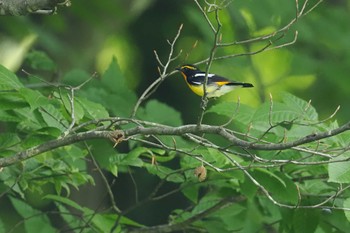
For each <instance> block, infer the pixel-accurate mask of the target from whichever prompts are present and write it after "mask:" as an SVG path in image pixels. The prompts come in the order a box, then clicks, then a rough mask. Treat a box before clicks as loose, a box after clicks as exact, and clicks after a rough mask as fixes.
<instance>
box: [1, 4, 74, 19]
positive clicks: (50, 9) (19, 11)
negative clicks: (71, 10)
mask: <svg viewBox="0 0 350 233" xmlns="http://www.w3.org/2000/svg"><path fill="white" fill-rule="evenodd" d="M70 4H71V3H70V1H69V0H0V15H17V16H19V15H27V14H29V13H36V14H53V13H55V11H56V8H57V6H59V5H65V6H70Z"/></svg>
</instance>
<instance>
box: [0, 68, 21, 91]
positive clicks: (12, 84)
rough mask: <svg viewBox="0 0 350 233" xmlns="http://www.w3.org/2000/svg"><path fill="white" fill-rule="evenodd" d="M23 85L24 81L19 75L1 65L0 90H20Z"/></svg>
mask: <svg viewBox="0 0 350 233" xmlns="http://www.w3.org/2000/svg"><path fill="white" fill-rule="evenodd" d="M21 87H23V85H22V83H21V82H20V81H19V80H18V78H17V76H16V75H15V74H14V73H12V72H11V71H9V70H8V69H6V68H5V67H4V66H2V65H0V90H1V91H8V90H18V89H19V88H21Z"/></svg>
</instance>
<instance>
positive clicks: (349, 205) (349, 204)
mask: <svg viewBox="0 0 350 233" xmlns="http://www.w3.org/2000/svg"><path fill="white" fill-rule="evenodd" d="M343 207H344V208H347V209H350V198H347V199H345V200H344V202H343ZM344 213H345V217H346V218H347V219H348V221H349V222H350V211H344Z"/></svg>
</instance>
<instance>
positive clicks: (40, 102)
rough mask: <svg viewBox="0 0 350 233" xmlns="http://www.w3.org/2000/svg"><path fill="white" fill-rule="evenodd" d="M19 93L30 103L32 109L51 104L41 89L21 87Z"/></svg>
mask: <svg viewBox="0 0 350 233" xmlns="http://www.w3.org/2000/svg"><path fill="white" fill-rule="evenodd" d="M19 93H20V94H21V95H22V97H23V99H25V100H26V101H27V102H28V104H29V105H30V108H31V110H34V109H37V108H38V107H43V106H45V105H49V104H50V100H49V99H48V98H47V97H45V96H43V94H41V93H40V92H39V91H34V90H31V89H28V88H21V89H19Z"/></svg>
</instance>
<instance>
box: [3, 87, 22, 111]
mask: <svg viewBox="0 0 350 233" xmlns="http://www.w3.org/2000/svg"><path fill="white" fill-rule="evenodd" d="M0 103H1V104H0V110H11V109H16V108H23V107H27V106H28V104H27V103H26V101H25V100H24V99H23V97H22V95H21V94H20V93H18V92H6V91H5V92H1V91H0Z"/></svg>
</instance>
